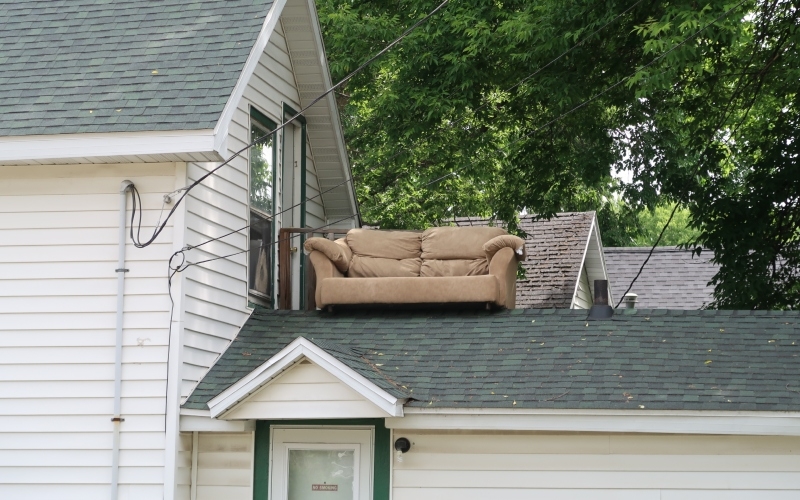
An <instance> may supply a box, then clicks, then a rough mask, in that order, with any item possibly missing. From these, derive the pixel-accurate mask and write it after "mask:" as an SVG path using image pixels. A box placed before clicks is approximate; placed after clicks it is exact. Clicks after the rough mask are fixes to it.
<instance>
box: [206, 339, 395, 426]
mask: <svg viewBox="0 0 800 500" xmlns="http://www.w3.org/2000/svg"><path fill="white" fill-rule="evenodd" d="M303 358H306V359H308V360H309V361H311V362H312V363H314V364H315V365H317V366H319V367H320V368H322V369H323V370H325V371H327V372H328V373H330V374H331V375H333V376H334V377H336V378H337V379H338V380H339V381H341V382H342V383H343V384H345V385H347V386H348V387H350V388H351V389H353V390H354V391H356V392H357V393H358V394H360V395H361V396H362V397H364V398H365V399H367V400H368V401H370V402H371V403H373V404H374V405H376V406H377V407H379V408H380V409H381V410H383V411H385V412H386V413H387V415H388V416H391V417H402V416H403V403H404V402H405V400H404V399H398V398H396V397H394V396H392V395H391V394H389V393H387V392H386V391H384V390H383V389H381V388H379V387H378V386H376V385H375V384H373V383H372V382H370V381H369V380H367V379H366V378H365V377H363V376H362V375H360V374H358V373H357V372H356V371H355V370H353V369H352V368H350V367H348V366H347V365H345V364H344V363H342V362H341V361H339V360H338V359H336V358H334V357H333V356H331V355H330V354H328V353H327V352H325V351H324V350H323V349H321V348H319V347H318V346H316V345H315V344H314V343H313V342H311V341H309V340H306V339H304V338H303V337H298V338H297V339H295V340H294V341H293V342H292V343H291V344H289V345H287V346H286V347H284V348H283V349H282V350H281V351H280V352H279V353H277V354H276V355H275V356H273V357H272V358H270V359H269V360H267V361H266V362H265V363H264V364H262V365H261V366H259V367H258V368H256V369H255V370H253V371H252V372H250V373H249V374H247V375H246V376H245V377H243V378H242V379H241V380H239V381H238V382H236V383H235V384H233V385H232V386H231V387H229V388H228V389H226V390H225V391H224V392H222V393H221V394H219V395H218V396H217V397H215V398H214V399H212V400H211V401H209V402H208V408H209V415H210V416H211V418H222V419H224V418H225V415H226V414H227V413H228V412H230V411H231V410H233V409H234V408H236V407H237V406H238V405H239V404H240V403H242V402H243V401H244V400H245V399H246V398H247V397H249V396H250V395H251V394H253V393H255V392H256V391H258V390H259V389H261V388H262V387H264V386H265V385H267V384H268V383H269V382H271V381H272V380H273V379H275V378H276V377H277V376H278V375H280V374H281V373H283V372H284V371H286V370H287V369H289V368H291V367H292V366H294V364H295V363H298V362H299V361H301V360H302V359H303Z"/></svg>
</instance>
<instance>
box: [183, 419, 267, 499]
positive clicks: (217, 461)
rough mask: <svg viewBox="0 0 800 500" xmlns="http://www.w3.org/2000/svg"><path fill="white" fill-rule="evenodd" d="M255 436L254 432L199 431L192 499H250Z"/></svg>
mask: <svg viewBox="0 0 800 500" xmlns="http://www.w3.org/2000/svg"><path fill="white" fill-rule="evenodd" d="M254 439H255V433H253V432H245V433H210V432H201V433H199V435H198V441H197V443H198V445H197V448H198V450H197V487H196V490H197V498H196V499H194V500H221V499H224V500H252V498H253V453H254Z"/></svg>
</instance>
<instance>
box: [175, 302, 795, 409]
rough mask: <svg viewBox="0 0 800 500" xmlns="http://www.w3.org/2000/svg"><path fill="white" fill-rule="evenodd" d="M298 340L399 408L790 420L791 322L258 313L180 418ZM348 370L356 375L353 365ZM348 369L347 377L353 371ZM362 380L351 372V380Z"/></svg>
mask: <svg viewBox="0 0 800 500" xmlns="http://www.w3.org/2000/svg"><path fill="white" fill-rule="evenodd" d="M299 336H302V337H305V338H307V339H309V340H313V341H314V342H315V343H317V344H318V345H320V346H321V347H323V348H324V349H325V350H326V351H327V352H329V353H331V354H332V355H334V356H337V351H341V350H342V349H335V348H331V347H330V345H329V344H327V343H335V344H336V345H338V346H342V348H346V349H348V351H347V352H346V353H345V354H342V355H341V356H337V357H339V358H340V359H343V361H344V359H345V358H346V357H349V359H351V361H352V357H353V356H359V357H361V358H362V360H363V361H364V364H363V365H362V368H363V367H365V366H369V368H370V369H371V370H373V372H374V373H375V377H378V376H379V377H380V378H384V379H386V380H388V381H390V382H391V383H392V384H394V385H396V386H397V387H399V388H401V389H402V390H403V391H408V395H410V397H412V398H414V399H412V400H411V401H409V402H408V403H407V405H406V406H412V407H414V406H416V407H450V408H562V409H582V408H585V409H639V408H640V407H642V406H643V407H644V408H645V409H651V410H657V409H661V410H732V411H733V410H736V411H738V410H772V411H784V410H787V411H788V410H791V411H798V410H800V313H798V312H767V311H736V312H731V311H665V310H638V311H626V312H625V313H621V312H618V313H617V315H616V316H615V317H614V318H613V320H610V321H586V311H579V310H563V309H560V310H549V309H545V310H541V309H538V310H537V309H517V310H513V311H503V312H496V313H489V312H380V311H373V312H361V313H336V314H327V313H322V312H300V311H270V310H266V309H262V308H258V309H256V311H255V312H254V313H253V315H252V317H251V318H250V319H249V320H248V321H247V323H246V324H245V326H244V327H243V328H242V331H241V332H240V333H239V335H238V337H237V338H236V339H235V340H234V341H233V343H232V344H231V346H230V347H229V348H228V350H227V351H226V352H225V353H224V354H223V355H222V357H221V358H220V359H219V361H218V362H217V363H216V365H215V366H214V367H213V368H212V369H211V370H210V372H209V373H208V375H206V377H205V378H204V379H203V380H202V381H201V382H200V384H199V385H198V386H197V388H196V389H195V391H194V393H193V394H192V395H191V397H190V398H189V399H188V401H187V402H186V404H185V405H184V407H186V408H194V409H207V406H206V403H207V402H208V401H209V400H210V399H211V398H213V397H214V396H216V395H217V394H219V393H220V392H222V391H223V390H225V389H226V388H227V387H229V386H230V385H231V384H233V383H235V382H236V381H238V380H239V379H240V378H242V377H244V376H245V375H247V374H248V373H249V372H250V371H252V370H253V369H255V368H256V367H257V366H259V365H261V364H262V363H264V362H265V361H267V360H268V359H269V358H270V357H271V356H273V355H274V354H275V353H277V352H278V351H279V350H281V349H282V348H283V347H285V346H286V345H287V344H288V343H289V342H291V341H292V340H294V339H295V338H297V337H299ZM352 362H353V363H355V361H352ZM351 366H352V365H351ZM362 373H363V372H362Z"/></svg>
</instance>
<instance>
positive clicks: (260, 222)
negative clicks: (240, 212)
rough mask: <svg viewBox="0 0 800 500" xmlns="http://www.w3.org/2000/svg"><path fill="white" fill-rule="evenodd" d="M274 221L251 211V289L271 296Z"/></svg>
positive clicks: (249, 278)
mask: <svg viewBox="0 0 800 500" xmlns="http://www.w3.org/2000/svg"><path fill="white" fill-rule="evenodd" d="M271 241H272V221H270V220H269V219H267V218H265V217H262V216H260V215H259V214H257V213H256V212H250V252H249V253H248V256H249V259H250V276H249V277H248V280H247V281H248V286H249V287H250V289H251V290H255V291H256V292H259V293H262V294H264V295H267V296H269V295H270V291H271V289H272V288H271V287H272V265H271V264H272V245H271V244H270V243H271Z"/></svg>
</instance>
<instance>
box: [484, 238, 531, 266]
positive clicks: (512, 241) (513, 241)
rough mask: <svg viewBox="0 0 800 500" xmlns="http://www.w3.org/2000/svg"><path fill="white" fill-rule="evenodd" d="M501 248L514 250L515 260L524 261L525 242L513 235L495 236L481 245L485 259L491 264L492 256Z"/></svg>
mask: <svg viewBox="0 0 800 500" xmlns="http://www.w3.org/2000/svg"><path fill="white" fill-rule="evenodd" d="M501 248H510V249H512V250H514V253H515V254H516V258H517V260H525V259H526V258H527V255H526V254H525V240H523V239H522V238H520V237H519V236H514V235H513V234H503V235H500V236H495V237H494V238H492V239H491V240H489V241H487V242H486V243H484V244H483V251H484V252H486V258H487V259H488V260H489V261H490V262H491V260H492V257H494V254H495V253H497V252H498V251H499V250H500V249H501Z"/></svg>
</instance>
